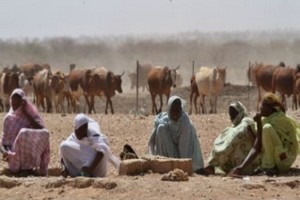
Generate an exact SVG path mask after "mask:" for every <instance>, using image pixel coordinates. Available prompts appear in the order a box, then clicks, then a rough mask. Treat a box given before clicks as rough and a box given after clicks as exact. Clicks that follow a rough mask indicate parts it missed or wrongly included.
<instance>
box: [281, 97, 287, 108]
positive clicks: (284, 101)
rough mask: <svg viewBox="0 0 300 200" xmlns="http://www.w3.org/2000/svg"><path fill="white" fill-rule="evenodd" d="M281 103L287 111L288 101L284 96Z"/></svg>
mask: <svg viewBox="0 0 300 200" xmlns="http://www.w3.org/2000/svg"><path fill="white" fill-rule="evenodd" d="M281 102H282V105H283V106H284V108H285V110H287V105H286V99H285V95H284V94H281Z"/></svg>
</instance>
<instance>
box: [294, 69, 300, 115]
mask: <svg viewBox="0 0 300 200" xmlns="http://www.w3.org/2000/svg"><path fill="white" fill-rule="evenodd" d="M294 105H295V109H296V110H297V109H298V105H299V106H300V64H298V65H297V69H296V73H295V75H294V95H293V106H294Z"/></svg>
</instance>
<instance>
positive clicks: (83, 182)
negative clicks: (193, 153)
mask: <svg viewBox="0 0 300 200" xmlns="http://www.w3.org/2000/svg"><path fill="white" fill-rule="evenodd" d="M247 91H250V93H249V95H248V93H247ZM173 94H179V95H181V96H182V97H184V98H185V99H186V100H188V94H189V93H188V90H187V89H185V88H183V89H181V90H180V89H178V90H175V91H173ZM134 99H135V97H134V94H133V93H131V94H123V95H118V96H116V97H114V99H113V102H114V106H115V111H116V114H115V115H111V114H108V115H105V114H103V113H104V107H103V104H104V103H103V102H104V101H103V100H99V102H98V104H99V106H98V107H97V111H98V112H99V114H91V115H89V116H90V117H92V118H94V119H95V120H97V121H98V122H99V123H100V125H101V130H102V132H103V133H104V134H106V135H107V136H108V138H109V142H110V146H111V150H112V152H113V154H115V155H119V153H120V152H121V151H122V148H123V145H124V144H126V143H128V144H130V145H131V146H132V147H133V148H134V149H135V150H136V152H137V154H138V155H144V154H145V153H146V152H147V146H146V145H147V141H148V137H149V134H150V132H151V130H152V126H153V120H154V117H155V116H153V115H134V114H130V112H132V110H134V107H135V106H134V105H135V103H134ZM141 99H142V100H141V102H142V103H141V105H142V107H143V109H144V110H145V113H146V114H147V113H149V111H150V109H151V107H150V106H149V105H151V104H149V103H150V100H149V95H148V94H142V95H141ZM233 99H237V100H241V101H242V102H244V103H245V105H247V106H248V105H250V106H249V107H250V110H251V111H252V112H251V114H252V115H254V112H253V110H254V108H255V102H256V91H255V90H253V88H252V89H251V88H250V89H249V88H247V87H233V86H229V87H227V89H226V90H224V92H223V93H222V96H221V97H220V99H219V104H218V105H219V106H218V109H219V114H206V115H195V114H193V115H191V120H192V121H193V123H194V125H195V127H196V130H197V134H198V138H199V140H200V143H201V148H202V151H203V157H204V159H205V160H206V159H207V158H208V155H209V152H210V150H211V147H212V144H213V142H214V139H215V138H216V136H217V135H218V134H219V133H220V131H221V130H222V129H224V128H225V127H226V126H229V125H230V121H229V118H228V116H227V113H226V110H227V106H228V104H229V102H230V101H232V100H233ZM145 105H148V106H145ZM186 107H187V108H189V104H188V103H187V105H186ZM288 114H289V115H291V116H293V117H295V118H296V119H297V120H298V121H300V115H299V113H298V112H297V111H291V110H289V111H288ZM4 115H5V113H1V114H0V119H3V117H4ZM74 116H75V114H67V115H66V116H62V115H61V114H43V117H44V120H45V123H46V125H47V128H48V129H49V130H50V132H51V136H50V140H51V162H50V171H49V177H44V178H41V177H27V178H16V177H12V176H10V175H9V174H7V173H6V170H5V168H6V167H7V164H6V163H5V162H3V161H1V162H0V169H1V173H0V194H1V195H0V199H161V198H164V199H165V200H169V199H300V190H299V188H300V181H299V175H300V170H299V169H298V167H299V165H300V158H299V157H298V158H297V160H296V162H295V163H294V165H293V169H292V170H291V172H290V173H289V174H287V175H286V176H278V177H267V176H252V177H244V178H243V179H233V178H230V177H222V176H209V177H205V176H199V175H193V176H190V177H189V180H188V181H185V182H168V181H161V180H160V179H161V177H162V175H161V174H153V173H149V174H142V175H138V176H119V175H118V172H117V171H116V170H115V169H114V168H113V167H112V165H110V166H109V174H108V176H107V177H106V178H95V179H92V178H83V177H79V178H62V177H60V176H59V175H58V171H59V162H58V160H59V159H58V158H59V156H58V148H59V144H60V143H61V142H62V141H63V140H64V139H66V138H67V137H68V135H69V134H70V133H71V132H72V130H73V119H74ZM0 129H2V124H0Z"/></svg>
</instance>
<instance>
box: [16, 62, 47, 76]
mask: <svg viewBox="0 0 300 200" xmlns="http://www.w3.org/2000/svg"><path fill="white" fill-rule="evenodd" d="M19 68H20V70H21V71H22V72H23V73H24V75H25V78H26V79H27V80H29V79H32V78H33V77H34V76H35V74H36V73H37V72H39V71H42V70H43V69H47V70H48V72H49V73H50V74H51V68H50V65H49V64H32V63H28V64H23V65H20V66H19Z"/></svg>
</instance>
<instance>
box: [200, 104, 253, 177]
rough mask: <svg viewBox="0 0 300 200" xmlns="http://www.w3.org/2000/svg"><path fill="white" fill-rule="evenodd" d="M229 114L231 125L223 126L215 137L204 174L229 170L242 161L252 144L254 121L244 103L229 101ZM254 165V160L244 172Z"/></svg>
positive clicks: (248, 171) (251, 168) (250, 170)
mask: <svg viewBox="0 0 300 200" xmlns="http://www.w3.org/2000/svg"><path fill="white" fill-rule="evenodd" d="M229 116H230V120H231V122H232V124H233V125H232V126H231V127H227V128H225V129H224V130H223V131H222V133H221V134H220V135H219V136H218V137H217V138H216V140H215V142H214V148H213V150H212V151H211V153H210V156H209V158H208V166H207V167H205V168H204V169H203V171H202V173H203V174H205V175H210V174H215V173H219V174H224V173H228V172H230V170H231V169H233V168H234V167H236V166H238V165H240V164H241V163H242V162H243V161H244V159H245V158H246V156H247V155H248V153H249V151H250V150H251V148H252V146H253V144H254V140H255V134H254V133H255V123H254V121H253V120H252V119H251V118H250V117H248V115H247V110H246V108H245V107H244V105H243V104H242V103H241V102H239V101H235V102H233V103H231V104H230V105H229ZM256 167H257V162H254V163H253V165H250V166H249V167H248V168H247V169H245V172H246V173H247V174H251V173H252V172H253V171H254V169H255V168H256Z"/></svg>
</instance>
